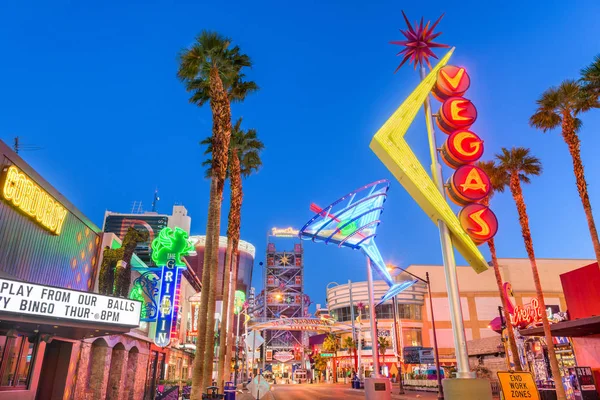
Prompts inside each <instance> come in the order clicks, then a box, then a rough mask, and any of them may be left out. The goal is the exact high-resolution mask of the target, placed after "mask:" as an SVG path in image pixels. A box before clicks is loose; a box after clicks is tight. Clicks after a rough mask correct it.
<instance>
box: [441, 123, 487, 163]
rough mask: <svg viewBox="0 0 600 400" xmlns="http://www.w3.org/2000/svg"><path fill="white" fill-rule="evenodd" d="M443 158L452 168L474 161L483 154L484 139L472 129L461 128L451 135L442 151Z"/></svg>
mask: <svg viewBox="0 0 600 400" xmlns="http://www.w3.org/2000/svg"><path fill="white" fill-rule="evenodd" d="M440 155H441V156H442V160H444V162H445V163H446V165H447V166H449V167H450V168H454V169H456V168H458V167H460V166H461V165H463V164H465V163H469V164H471V163H474V162H475V161H477V160H479V159H480V158H481V156H482V155H483V141H482V140H481V139H480V138H479V136H477V135H476V134H474V133H473V132H471V131H465V130H459V131H456V132H454V133H452V134H451V135H450V137H448V139H447V140H446V141H445V142H444V145H443V146H442V151H441V152H440Z"/></svg>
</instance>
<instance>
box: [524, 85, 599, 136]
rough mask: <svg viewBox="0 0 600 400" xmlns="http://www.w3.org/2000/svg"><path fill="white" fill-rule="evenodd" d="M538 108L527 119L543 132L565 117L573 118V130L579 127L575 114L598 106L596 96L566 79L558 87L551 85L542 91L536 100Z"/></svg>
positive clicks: (555, 126)
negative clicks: (590, 94)
mask: <svg viewBox="0 0 600 400" xmlns="http://www.w3.org/2000/svg"><path fill="white" fill-rule="evenodd" d="M537 105H538V108H537V110H536V112H535V114H533V115H532V116H531V118H530V119H529V124H530V125H531V126H532V127H534V128H538V129H541V130H542V131H543V132H544V133H545V132H548V131H549V130H552V129H554V128H557V127H559V126H560V125H561V124H562V123H564V122H565V121H564V119H565V118H573V125H574V127H575V131H577V130H579V128H580V127H581V120H580V119H579V118H577V115H578V114H580V113H582V112H585V111H588V110H589V109H591V108H598V107H600V104H599V103H598V97H597V96H595V97H594V96H589V95H588V92H587V91H584V90H582V87H581V86H580V85H579V84H578V83H577V82H576V81H574V80H566V81H564V82H562V83H561V84H560V85H559V86H558V87H552V88H550V89H548V90H546V91H545V92H544V93H542V95H541V97H540V98H539V99H538V100H537Z"/></svg>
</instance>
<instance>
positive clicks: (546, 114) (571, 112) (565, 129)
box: [529, 74, 600, 262]
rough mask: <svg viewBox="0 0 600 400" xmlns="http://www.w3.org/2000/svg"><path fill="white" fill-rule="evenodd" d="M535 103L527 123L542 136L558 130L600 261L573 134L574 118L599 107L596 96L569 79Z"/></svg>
mask: <svg viewBox="0 0 600 400" xmlns="http://www.w3.org/2000/svg"><path fill="white" fill-rule="evenodd" d="M590 75H591V74H590ZM537 104H538V108H537V110H536V111H535V114H533V115H532V116H531V118H530V119H529V124H530V125H531V126H532V127H535V128H537V129H541V130H542V132H544V133H546V132H548V131H549V130H552V129H555V128H557V127H559V126H560V127H561V129H562V136H563V139H564V141H565V143H566V144H567V146H568V147H569V153H571V158H572V159H573V172H574V173H575V181H576V183H577V191H578V192H579V197H580V198H581V203H582V204H583V210H584V212H585V216H586V218H587V223H588V229H589V230H590V235H591V236H592V243H593V244H594V252H595V253H596V260H597V261H598V262H600V241H599V240H598V231H597V230H596V223H595V222H594V215H593V214H592V205H591V204H590V198H589V195H588V187H587V181H586V180H585V175H584V172H583V163H582V161H581V151H580V146H581V141H580V140H579V136H578V135H577V131H578V130H579V129H580V128H581V120H580V119H579V118H577V116H578V115H579V114H581V113H582V112H585V111H588V110H589V109H590V108H598V107H600V103H598V95H594V94H592V92H591V91H586V90H582V88H581V86H580V85H579V84H578V83H577V82H575V81H573V80H566V81H564V82H563V83H561V84H560V86H558V87H556V88H554V87H553V88H550V89H548V90H546V91H545V92H544V93H542V96H541V97H540V98H539V99H538V101H537Z"/></svg>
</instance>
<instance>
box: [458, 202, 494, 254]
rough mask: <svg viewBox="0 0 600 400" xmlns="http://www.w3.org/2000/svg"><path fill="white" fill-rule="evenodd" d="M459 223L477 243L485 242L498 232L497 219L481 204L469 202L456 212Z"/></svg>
mask: <svg viewBox="0 0 600 400" xmlns="http://www.w3.org/2000/svg"><path fill="white" fill-rule="evenodd" d="M458 219H459V220H460V224H461V225H462V227H463V228H464V229H465V231H467V233H468V234H469V235H470V236H471V238H472V239H473V241H474V242H475V243H477V244H481V243H485V242H487V241H488V240H490V239H491V238H493V237H494V235H496V232H498V219H497V218H496V215H495V214H494V213H493V212H492V210H490V209H489V208H488V207H486V206H484V205H483V204H469V205H467V206H466V207H465V208H463V209H462V210H460V212H459V213H458Z"/></svg>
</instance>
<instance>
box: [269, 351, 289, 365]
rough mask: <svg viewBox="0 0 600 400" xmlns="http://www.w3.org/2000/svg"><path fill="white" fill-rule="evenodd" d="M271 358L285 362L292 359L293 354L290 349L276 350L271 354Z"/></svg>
mask: <svg viewBox="0 0 600 400" xmlns="http://www.w3.org/2000/svg"><path fill="white" fill-rule="evenodd" d="M273 359H275V360H277V361H279V362H282V363H285V362H288V361H292V360H293V359H294V354H293V353H292V352H291V351H278V352H277V353H275V354H273Z"/></svg>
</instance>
